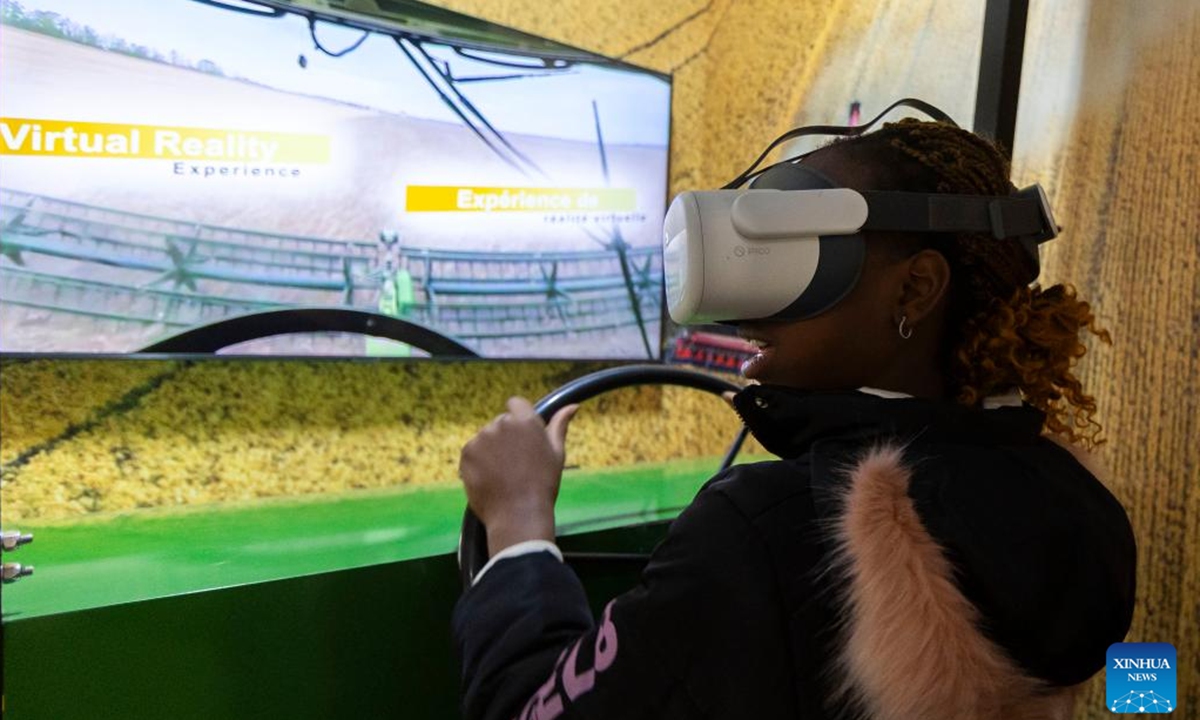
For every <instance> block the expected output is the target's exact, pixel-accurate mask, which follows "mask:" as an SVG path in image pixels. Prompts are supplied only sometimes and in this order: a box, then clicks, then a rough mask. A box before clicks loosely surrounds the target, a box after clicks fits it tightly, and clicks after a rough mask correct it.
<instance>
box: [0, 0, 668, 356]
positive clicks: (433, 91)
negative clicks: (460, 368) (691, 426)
mask: <svg viewBox="0 0 1200 720" xmlns="http://www.w3.org/2000/svg"><path fill="white" fill-rule="evenodd" d="M331 4H336V3H321V4H319V5H318V4H316V3H312V4H310V3H306V2H275V1H271V2H257V1H256V2H249V1H247V0H155V2H145V1H144V0H106V1H105V2H103V3H98V2H94V0H19V1H18V0H2V7H3V25H2V26H0V34H2V37H0V134H2V138H0V211H2V216H0V220H2V222H3V227H2V235H0V351H3V352H5V353H87V354H96V353H103V354H110V353H131V352H139V351H144V350H146V349H148V348H157V349H163V348H169V349H171V350H184V351H187V350H192V351H211V350H215V349H216V347H217V346H221V347H222V350H221V351H222V352H226V353H233V354H285V355H294V354H295V355H306V354H323V355H342V356H401V357H403V356H408V355H423V354H430V353H432V354H435V355H436V354H440V353H445V352H446V351H445V349H444V346H446V345H448V346H450V347H461V348H463V349H464V350H463V354H466V353H468V352H469V353H473V354H478V355H481V356H484V357H506V358H514V357H516V358H606V359H607V358H650V359H657V358H658V357H659V354H660V349H661V338H660V324H661V297H662V263H661V257H660V244H661V241H660V233H661V226H662V216H663V212H664V210H665V204H666V192H667V189H666V182H667V158H668V133H669V124H670V91H671V89H670V82H669V79H668V78H666V77H664V76H662V75H659V74H655V73H652V72H649V71H645V70H641V69H638V68H634V67H630V66H627V65H623V64H621V63H617V62H614V61H610V60H607V59H605V58H601V57H598V56H595V55H592V54H589V53H586V52H583V51H580V50H576V49H573V48H569V47H565V46H561V45H558V44H555V43H552V42H550V41H547V40H543V39H540V38H536V37H533V36H529V35H526V34H523V33H519V32H516V31H513V30H509V29H506V28H503V27H499V26H496V25H492V24H490V23H486V22H483V21H480V20H476V19H473V18H469V17H466V16H462V15H457V14H454V13H450V12H448V11H445V10H441V9H438V8H433V7H430V6H426V5H422V4H420V3H414V2H395V1H394V0H392V1H387V2H384V1H383V0H381V1H380V2H379V3H378V7H381V8H383V9H377V10H376V11H373V12H372V13H371V14H369V15H367V14H361V13H350V12H343V11H338V10H331V9H329V6H330V5H331ZM353 5H354V7H356V8H362V7H363V6H366V5H373V3H354V4H353ZM289 310H290V311H294V312H286V311H289ZM310 310H312V311H319V313H318V315H319V317H321V318H325V319H326V320H327V322H326V320H323V321H321V323H317V324H316V329H318V330H320V331H321V332H315V333H313V332H307V333H303V334H274V333H276V332H285V331H289V330H295V329H297V328H299V329H308V330H311V329H313V327H314V325H313V323H311V322H310V323H307V324H306V323H305V322H300V323H299V324H298V325H297V324H296V323H295V319H296V317H303V316H304V314H305V313H306V312H308V311H310ZM341 311H344V312H341ZM343 316H345V317H347V318H350V320H348V321H347V322H345V323H342V322H341V321H340V320H338V318H341V317H343ZM247 317H251V318H255V321H254V322H252V323H251V324H250V325H252V326H253V327H255V328H256V330H255V333H254V334H255V337H257V336H259V335H265V336H267V337H264V338H261V339H249V340H247V339H246V338H245V337H242V336H238V335H237V334H236V333H234V334H233V335H230V336H229V338H228V339H229V340H230V342H233V343H235V344H232V345H230V344H229V343H223V342H220V340H221V339H222V338H224V337H225V336H224V335H223V333H224V331H225V330H224V329H225V328H227V327H233V326H238V327H242V328H245V327H247V326H248V325H247V324H246V318H247ZM263 318H265V320H264V319H263ZM329 318H332V320H328V319H329ZM377 321H378V322H377ZM239 323H241V324H240V325H239ZM322 323H324V324H322ZM410 330H411V331H413V332H412V333H411V334H410V333H409V331H410ZM431 333H432V334H433V335H434V336H444V338H446V339H447V341H448V343H443V344H440V345H437V346H438V347H439V348H442V349H440V350H439V349H434V350H432V351H431V350H429V348H428V347H423V344H422V343H420V342H417V341H415V340H413V338H421V337H429V336H430V334H431ZM198 335H203V336H204V338H205V339H204V340H203V342H202V343H201V344H204V343H207V345H209V346H211V347H208V346H205V347H199V346H198V345H196V344H195V343H194V342H193V343H192V344H189V342H190V340H189V338H191V339H194V338H195V337H196V336H198ZM181 338H182V340H181ZM214 338H216V339H217V341H214ZM239 341H241V342H239ZM406 341H407V342H406ZM214 342H215V343H216V344H215V345H214ZM451 354H452V353H451Z"/></svg>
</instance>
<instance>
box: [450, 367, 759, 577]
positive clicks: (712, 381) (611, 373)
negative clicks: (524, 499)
mask: <svg viewBox="0 0 1200 720" xmlns="http://www.w3.org/2000/svg"><path fill="white" fill-rule="evenodd" d="M635 385H675V386H680V387H690V388H695V389H697V390H703V391H705V392H709V393H713V394H715V395H721V394H723V393H726V392H737V391H739V390H741V387H740V386H738V385H735V384H734V383H732V382H729V381H728V380H722V379H721V378H718V377H714V376H712V375H706V374H704V373H702V372H698V371H696V370H689V369H686V368H681V367H671V366H668V365H625V366H622V367H615V368H609V369H607V370H600V371H598V372H594V373H591V374H589V375H584V376H583V377H581V378H579V379H577V380H572V381H571V382H569V383H567V384H566V385H563V386H562V387H560V388H558V389H557V390H554V391H552V392H551V393H550V394H549V395H546V396H545V397H543V398H542V399H541V400H538V401H537V403H535V404H534V406H533V408H534V410H535V411H536V412H537V414H538V416H539V417H541V418H542V420H543V422H549V421H550V418H552V417H554V414H555V413H557V412H558V411H559V410H561V409H563V408H564V407H566V406H568V405H574V404H576V403H580V402H583V401H584V400H587V399H589V398H593V397H596V396H597V395H600V394H602V393H606V392H608V391H609V390H617V389H619V388H624V387H632V386H635ZM746 433H747V429H746V428H745V427H743V428H742V430H741V432H740V433H738V436H737V438H736V439H735V440H734V441H733V444H732V445H730V447H729V450H728V451H727V452H726V453H725V459H724V460H723V461H722V463H721V470H725V469H726V468H728V467H729V466H730V465H732V464H733V460H734V458H736V457H737V454H738V451H739V450H741V447H742V443H743V442H744V441H745V439H746ZM487 561H488V547H487V528H485V527H484V525H483V522H482V521H480V519H479V518H478V517H476V515H475V513H473V512H471V508H470V507H468V508H467V509H466V512H464V513H463V522H462V533H461V535H460V536H459V539H458V570H459V575H460V577H461V578H462V583H463V588H464V589H466V588H469V587H471V584H472V582H473V581H474V579H475V576H476V575H478V574H479V571H480V570H482V569H483V567H484V565H486V564H487Z"/></svg>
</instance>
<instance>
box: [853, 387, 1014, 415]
mask: <svg viewBox="0 0 1200 720" xmlns="http://www.w3.org/2000/svg"><path fill="white" fill-rule="evenodd" d="M858 391H859V392H861V393H866V394H868V395H874V396H876V397H881V398H884V399H886V400H900V399H902V398H911V397H912V395H909V394H908V393H902V392H896V391H895V390H881V389H879V388H872V387H860V388H859V389H858ZM1021 404H1022V401H1021V393H1020V392H1018V391H1016V390H1012V391H1010V392H1007V393H1004V394H1003V395H989V396H988V397H985V398H984V399H983V409H984V410H995V409H996V408H1002V407H1021Z"/></svg>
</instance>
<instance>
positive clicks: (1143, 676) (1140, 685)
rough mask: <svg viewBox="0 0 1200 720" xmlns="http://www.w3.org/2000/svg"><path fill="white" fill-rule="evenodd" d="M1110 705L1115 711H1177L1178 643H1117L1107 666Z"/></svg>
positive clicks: (1109, 653)
mask: <svg viewBox="0 0 1200 720" xmlns="http://www.w3.org/2000/svg"><path fill="white" fill-rule="evenodd" d="M1105 689H1106V690H1107V692H1106V693H1105V695H1106V697H1107V699H1108V703H1107V704H1108V709H1109V710H1110V711H1111V712H1114V713H1122V714H1124V713H1138V714H1142V713H1169V712H1175V707H1176V705H1175V698H1176V695H1175V646H1174V645H1172V644H1170V643H1114V644H1112V645H1110V646H1109V648H1108V665H1107V666H1106V669H1105Z"/></svg>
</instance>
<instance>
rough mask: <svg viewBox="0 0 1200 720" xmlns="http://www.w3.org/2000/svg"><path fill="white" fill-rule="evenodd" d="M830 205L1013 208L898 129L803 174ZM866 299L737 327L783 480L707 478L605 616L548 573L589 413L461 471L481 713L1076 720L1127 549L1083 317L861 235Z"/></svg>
mask: <svg viewBox="0 0 1200 720" xmlns="http://www.w3.org/2000/svg"><path fill="white" fill-rule="evenodd" d="M803 165H804V166H805V167H806V168H809V169H811V170H814V171H817V172H819V173H821V174H823V175H824V176H825V177H827V178H829V179H830V180H831V181H832V182H833V183H835V184H836V185H838V186H841V187H847V188H852V189H855V190H859V191H865V190H884V191H886V190H900V191H916V192H930V193H952V194H973V195H1008V194H1010V193H1012V192H1013V191H1014V188H1013V187H1012V185H1011V183H1010V181H1009V175H1008V173H1009V169H1008V164H1007V161H1006V160H1005V158H1004V156H1003V155H1002V154H1001V153H1000V152H998V151H997V149H996V148H995V147H994V146H993V145H992V144H990V143H989V142H987V141H986V140H984V139H982V138H980V137H978V136H975V135H973V134H972V133H970V132H967V131H964V130H961V129H958V128H956V127H954V126H953V125H950V124H946V123H940V122H920V121H916V120H905V121H901V122H898V123H893V124H889V125H886V126H884V128H882V129H881V130H879V131H877V132H873V133H870V134H865V135H861V136H858V137H855V138H852V139H849V140H844V141H840V142H837V143H834V144H832V145H830V146H827V147H825V148H823V149H821V150H819V151H817V152H815V153H813V154H811V155H809V156H807V157H806V158H805V159H804V160H803ZM866 242H867V254H866V260H865V262H864V265H863V268H862V272H861V275H860V278H859V281H858V283H857V284H856V286H855V287H854V289H853V290H852V291H851V292H850V293H849V294H848V295H847V296H846V297H845V298H843V299H842V300H841V301H840V302H838V303H837V304H836V305H835V306H834V307H833V308H831V309H829V310H827V311H825V312H824V313H822V314H820V315H818V316H816V317H813V318H810V319H806V320H802V321H773V322H772V321H755V322H744V323H741V324H740V325H739V332H740V333H741V334H742V336H743V337H745V338H747V339H750V340H752V341H754V343H755V344H756V345H758V347H759V352H758V354H757V355H755V357H753V358H752V359H751V360H749V361H748V362H747V363H746V364H745V366H744V367H743V373H744V374H745V376H746V377H747V378H749V379H752V380H757V381H758V382H759V383H760V384H757V385H751V386H749V387H747V388H746V389H745V390H743V391H742V392H741V393H739V394H738V395H737V396H736V397H735V398H734V400H733V403H734V405H735V407H736V409H737V410H738V412H739V414H740V415H741V416H742V418H743V420H744V421H745V422H746V424H747V425H748V426H749V428H750V430H751V431H752V432H753V433H754V435H755V437H756V438H757V439H758V440H759V441H760V442H761V443H762V445H763V446H764V447H765V448H767V449H768V450H769V451H771V452H772V453H774V454H775V455H777V456H778V457H779V458H780V459H779V460H776V461H772V462H764V463H757V464H751V465H742V466H737V467H734V468H731V469H730V470H728V471H726V472H724V473H722V474H720V475H718V476H716V477H714V478H712V479H711V480H710V481H709V482H708V483H707V484H706V485H705V487H704V488H703V489H702V490H701V491H700V493H699V494H698V495H697V496H696V499H695V500H694V501H693V503H692V504H691V505H690V506H689V507H688V508H687V510H685V511H684V512H683V513H682V514H681V515H680V516H679V518H678V519H677V520H676V521H675V523H674V524H673V525H672V527H671V530H670V532H669V534H668V536H667V538H666V540H665V541H664V542H663V543H662V544H661V545H660V546H659V547H658V548H657V549H656V551H655V553H654V555H653V557H652V558H651V560H650V562H649V564H648V566H647V567H646V569H645V571H644V574H643V576H642V580H641V582H640V584H639V585H638V586H637V587H636V588H635V589H633V590H631V591H630V592H628V593H626V594H624V595H622V596H620V597H618V598H616V599H615V600H613V601H612V602H611V603H609V605H608V606H607V607H606V608H605V610H604V612H603V614H602V617H601V618H600V619H599V621H598V622H596V621H593V619H592V617H591V616H590V613H589V612H588V609H587V605H586V602H585V598H584V594H583V591H582V588H581V587H580V585H579V582H578V580H577V579H576V577H575V576H574V574H573V573H572V572H571V570H570V569H569V568H567V567H566V566H564V565H563V564H562V563H561V562H560V559H559V555H558V553H557V549H556V548H555V547H554V545H553V540H554V514H553V508H554V499H555V497H556V495H557V490H558V484H559V479H560V475H561V469H562V462H563V442H564V438H565V435H566V429H567V424H568V422H569V419H570V415H571V413H572V412H573V409H570V410H567V411H563V412H562V413H560V414H559V415H558V416H556V417H555V418H554V419H553V420H551V422H550V423H549V425H548V426H544V425H543V424H542V423H541V421H540V420H539V419H538V418H537V416H536V415H534V414H533V411H532V408H531V406H530V405H529V403H528V402H526V401H524V400H522V399H519V398H514V399H513V400H510V401H509V405H508V413H506V414H505V415H503V416H501V417H500V418H498V419H497V420H496V421H494V422H493V423H491V424H490V425H489V426H488V427H486V428H484V429H483V430H482V431H481V432H480V433H479V434H478V435H477V436H476V437H475V438H474V439H473V440H472V441H471V442H470V443H468V444H467V446H466V447H465V448H464V449H463V453H462V461H461V468H460V471H461V476H462V478H463V482H464V485H465V487H466V492H467V497H468V501H469V503H470V506H471V508H472V509H473V510H474V511H475V513H476V514H477V515H478V516H479V517H480V519H481V520H483V522H484V524H485V525H486V526H487V530H488V544H489V551H490V554H491V555H492V561H491V563H490V564H489V566H488V567H487V568H485V572H484V573H483V574H482V575H481V576H480V577H479V578H478V579H477V582H476V583H475V585H474V586H473V587H472V588H471V589H470V590H469V591H468V592H466V593H465V594H464V595H463V597H462V599H461V600H460V601H459V603H458V606H457V607H456V610H455V618H454V630H455V637H456V641H457V643H458V646H459V649H460V651H461V654H462V659H463V666H464V679H465V712H466V716H467V717H468V718H511V717H514V716H518V717H537V718H542V719H543V720H545V719H546V718H554V717H560V716H561V717H564V718H566V717H589V718H590V717H595V718H612V717H621V718H635V717H646V718H651V717H654V718H661V717H679V718H684V717H713V718H765V717H793V718H818V719H824V718H851V717H860V718H871V719H872V720H885V719H886V720H890V719H896V720H900V719H909V718H912V719H917V718H920V719H923V720H928V719H933V720H937V719H940V718H945V719H946V720H950V719H952V718H953V719H965V718H974V719H978V718H997V719H999V718H1004V719H1006V720H1008V719H1012V718H1069V717H1070V716H1071V707H1072V694H1073V688H1075V687H1076V686H1078V685H1079V684H1080V683H1082V682H1084V681H1085V680H1087V679H1088V678H1089V677H1090V676H1091V675H1093V674H1094V673H1095V672H1097V671H1098V670H1099V669H1100V668H1102V667H1103V666H1104V663H1105V652H1106V649H1107V648H1108V646H1109V645H1110V644H1111V643H1114V642H1118V641H1120V640H1121V639H1122V638H1123V637H1124V635H1125V633H1126V631H1127V630H1128V628H1129V624H1130V619H1131V614H1132V609H1133V595H1134V574H1135V558H1136V551H1135V546H1134V539H1133V534H1132V531H1131V529H1130V526H1129V522H1128V519H1127V517H1126V515H1125V512H1124V510H1123V509H1122V508H1121V506H1120V504H1119V503H1118V502H1117V501H1116V500H1115V499H1114V498H1113V497H1112V496H1111V495H1110V494H1109V493H1108V491H1107V490H1106V489H1105V488H1104V486H1103V485H1102V484H1101V483H1100V482H1099V481H1098V480H1097V479H1096V478H1095V477H1094V476H1093V474H1092V473H1091V472H1090V471H1089V470H1088V469H1087V468H1086V467H1085V465H1084V464H1083V463H1082V462H1081V461H1080V460H1079V459H1077V457H1076V452H1077V451H1076V450H1074V449H1073V448H1074V447H1075V446H1078V445H1085V446H1086V445H1093V444H1095V442H1096V440H1097V438H1096V435H1097V433H1098V431H1099V426H1098V425H1097V423H1096V422H1095V420H1094V418H1093V415H1094V413H1095V409H1096V404H1095V401H1094V399H1093V398H1092V397H1091V396H1089V395H1088V394H1087V393H1086V392H1085V391H1084V390H1083V388H1082V387H1081V385H1080V382H1079V379H1078V378H1077V377H1076V375H1075V374H1074V372H1073V370H1072V366H1073V364H1074V363H1075V361H1076V360H1078V358H1079V357H1080V356H1082V355H1083V352H1084V346H1083V344H1082V342H1081V338H1080V336H1081V334H1082V333H1083V332H1084V331H1085V330H1087V331H1090V332H1092V333H1094V334H1096V335H1098V336H1099V337H1100V338H1102V339H1103V340H1106V341H1107V339H1108V337H1107V335H1106V334H1105V333H1103V332H1101V331H1097V330H1096V328H1095V325H1094V323H1093V316H1092V312H1091V309H1090V307H1089V306H1088V304H1087V303H1085V302H1083V301H1081V300H1079V299H1077V297H1076V295H1075V293H1074V291H1073V290H1072V289H1071V288H1069V287H1065V286H1062V285H1055V286H1053V287H1050V288H1047V289H1041V288H1039V287H1037V286H1030V283H1032V282H1033V281H1034V280H1035V279H1036V275H1037V272H1038V270H1037V264H1036V258H1031V257H1030V256H1029V253H1028V252H1027V251H1025V250H1024V249H1022V248H1021V247H1020V245H1019V243H1016V242H1010V241H997V240H995V239H992V238H991V237H986V236H976V235H971V234H961V233H959V234H934V233H927V234H919V233H884V232H875V233H868V234H867V240H866Z"/></svg>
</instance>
